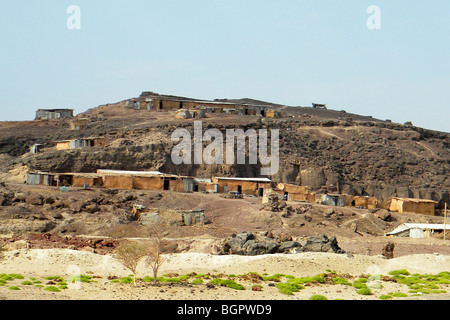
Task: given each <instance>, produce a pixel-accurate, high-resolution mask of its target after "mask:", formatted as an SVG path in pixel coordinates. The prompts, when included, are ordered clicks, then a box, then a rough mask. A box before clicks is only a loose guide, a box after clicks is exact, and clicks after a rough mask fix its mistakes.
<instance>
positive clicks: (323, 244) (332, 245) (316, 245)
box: [300, 234, 345, 253]
mask: <svg viewBox="0 0 450 320" xmlns="http://www.w3.org/2000/svg"><path fill="white" fill-rule="evenodd" d="M300 251H301V252H332V253H345V251H344V250H342V249H341V248H340V247H339V246H338V244H337V240H336V237H331V238H328V237H327V236H325V235H323V234H321V235H318V236H312V237H309V238H308V239H307V240H306V243H305V245H304V246H303V247H302V248H301V249H300Z"/></svg>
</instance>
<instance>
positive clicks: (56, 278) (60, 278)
mask: <svg viewBox="0 0 450 320" xmlns="http://www.w3.org/2000/svg"><path fill="white" fill-rule="evenodd" d="M44 279H45V280H54V281H57V282H59V281H64V279H63V278H62V277H60V276H49V277H45V278H44Z"/></svg>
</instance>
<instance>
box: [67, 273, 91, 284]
mask: <svg viewBox="0 0 450 320" xmlns="http://www.w3.org/2000/svg"><path fill="white" fill-rule="evenodd" d="M67 281H68V282H70V283H75V282H85V283H91V282H92V276H87V275H84V274H80V275H75V276H71V277H69V278H68V279H67ZM60 282H64V279H61V281H60Z"/></svg>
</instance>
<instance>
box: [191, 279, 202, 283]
mask: <svg viewBox="0 0 450 320" xmlns="http://www.w3.org/2000/svg"><path fill="white" fill-rule="evenodd" d="M202 283H203V280H202V279H194V280H192V282H191V284H202Z"/></svg>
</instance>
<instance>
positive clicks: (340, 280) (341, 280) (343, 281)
mask: <svg viewBox="0 0 450 320" xmlns="http://www.w3.org/2000/svg"><path fill="white" fill-rule="evenodd" d="M332 280H333V283H334V284H342V285H345V286H351V285H352V284H351V283H350V282H348V281H347V279H344V278H340V277H336V278H333V279H332Z"/></svg>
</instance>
